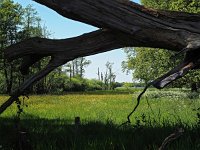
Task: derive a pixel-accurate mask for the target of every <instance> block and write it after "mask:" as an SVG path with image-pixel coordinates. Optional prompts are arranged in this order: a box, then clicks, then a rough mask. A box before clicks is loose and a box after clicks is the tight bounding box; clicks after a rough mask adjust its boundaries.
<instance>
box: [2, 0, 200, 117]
mask: <svg viewBox="0 0 200 150" xmlns="http://www.w3.org/2000/svg"><path fill="white" fill-rule="evenodd" d="M35 1H36V2H38V3H40V4H43V5H45V6H47V7H49V8H51V9H53V10H55V11H56V12H58V13H59V14H61V15H62V16H64V17H67V18H70V19H73V20H77V21H81V22H84V23H87V24H90V25H93V26H96V27H99V28H104V29H103V30H98V31H94V32H91V33H88V34H84V35H82V36H79V37H75V38H70V39H63V40H50V39H42V38H32V39H29V40H26V41H23V42H21V43H18V44H15V45H12V46H10V47H9V48H8V49H6V50H5V57H6V58H7V59H8V60H9V61H12V60H14V59H17V58H21V57H22V58H23V61H22V65H21V72H22V73H23V74H26V73H27V72H28V68H29V67H30V66H31V65H32V64H34V63H35V62H37V61H39V60H40V59H41V58H43V57H45V56H51V57H52V61H51V62H50V63H49V65H47V67H46V68H45V69H43V70H42V71H40V72H38V73H37V74H36V75H34V76H33V77H31V78H30V79H28V80H27V81H25V83H24V84H23V85H22V86H21V87H20V88H19V89H18V90H17V91H16V92H14V94H13V96H12V97H11V98H10V99H9V100H8V101H7V102H6V103H5V104H3V105H2V106H1V107H0V114H1V113H2V112H3V111H4V110H5V109H6V107H8V106H9V105H11V104H12V102H13V101H14V100H15V98H16V97H18V96H20V95H22V94H23V93H24V91H25V90H26V89H27V88H28V87H29V86H31V85H32V84H33V83H34V82H36V81H38V80H39V79H41V78H43V77H44V76H45V75H47V74H48V73H49V72H50V71H52V70H53V69H55V68H56V67H58V66H60V65H62V64H64V63H66V62H68V61H70V60H73V59H74V58H77V57H80V56H87V55H92V54H97V53H102V52H105V51H109V50H113V49H116V48H122V47H129V46H134V47H153V48H163V49H168V50H173V51H177V52H179V51H181V50H183V49H184V50H187V57H186V58H185V60H184V62H183V63H182V64H181V65H180V66H178V67H176V68H175V69H173V70H172V71H170V72H169V73H167V74H166V75H164V76H162V77H161V78H159V79H158V80H156V81H155V82H153V83H154V84H153V85H154V86H155V87H157V88H163V87H164V86H165V85H167V84H169V83H170V82H172V81H173V80H175V79H177V78H179V77H181V76H182V75H184V74H185V73H187V72H188V71H189V70H190V69H194V68H198V66H199V57H200V53H199V52H198V50H199V48H200V15H198V14H189V13H180V12H169V11H158V10H152V9H148V8H145V7H143V6H140V5H138V4H136V3H133V2H129V1H126V0H35ZM192 54H195V57H194V55H192ZM188 65H189V66H188Z"/></svg>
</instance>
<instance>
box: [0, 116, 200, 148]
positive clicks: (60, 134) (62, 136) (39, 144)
mask: <svg viewBox="0 0 200 150" xmlns="http://www.w3.org/2000/svg"><path fill="white" fill-rule="evenodd" d="M71 122H72V120H60V119H54V120H48V119H42V118H36V117H33V116H32V118H31V119H23V120H21V127H22V131H25V132H27V133H28V140H29V144H30V145H31V147H32V149H34V150H54V149H55V150H56V149H57V150H68V149H74V150H95V149H97V150H151V149H158V147H159V146H160V145H161V143H162V141H163V140H164V139H165V138H166V137H167V136H168V135H169V134H171V133H172V132H173V131H174V130H175V127H172V126H167V125H164V126H163V127H151V126H142V125H140V126H134V127H132V126H126V127H123V128H119V127H118V126H116V125H114V124H112V122H107V123H101V122H89V123H85V124H82V125H80V126H79V127H76V126H75V125H73V124H72V123H71ZM16 139H17V136H16V128H15V126H14V119H11V118H10V119H8V118H0V150H7V149H16V147H15V146H16V141H17V140H16ZM169 149H174V150H178V149H180V150H193V149H194V150H195V149H200V127H195V128H193V129H189V128H185V133H184V135H183V136H182V137H181V138H180V139H178V140H176V141H175V142H173V143H172V144H171V145H170V146H169ZM27 150H28V148H27Z"/></svg>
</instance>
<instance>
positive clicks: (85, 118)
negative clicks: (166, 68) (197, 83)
mask: <svg viewBox="0 0 200 150" xmlns="http://www.w3.org/2000/svg"><path fill="white" fill-rule="evenodd" d="M161 93H164V94H163V95H161ZM137 94H138V93H137V92H136V93H133V94H129V93H128V92H126V93H123V92H122V93H120V94H116V93H112V94H111V93H108V94H103V93H93V94H92V93H87V94H83V93H82V94H80V93H79V94H78V93H77V94H68V95H42V96H30V99H25V101H24V109H23V110H24V111H23V113H22V115H21V121H20V127H21V129H22V130H23V131H25V132H27V133H28V134H27V135H26V139H27V141H28V143H29V146H30V145H31V147H32V149H34V150H54V149H55V150H56V149H61V150H62V149H64V150H65V149H72V150H79V149H80V150H90V149H91V150H95V149H99V150H102V149H105V150H107V149H108V150H110V149H111V150H115V149H116V150H118V149H119V150H121V149H122V150H125V149H126V150H129V149H134V150H143V149H147V150H150V149H158V147H159V146H160V145H161V144H162V141H163V140H164V139H165V138H166V137H167V136H168V135H170V134H171V133H172V132H173V131H175V130H176V129H177V128H179V127H182V128H183V129H184V130H185V132H184V134H183V136H181V138H180V139H178V140H176V141H175V142H173V143H172V144H170V145H169V149H174V150H177V149H180V150H190V149H200V126H199V123H200V118H198V115H199V113H200V111H199V110H198V108H199V107H200V99H199V98H198V96H196V97H192V98H193V99H189V98H188V97H189V96H185V95H184V94H185V93H181V92H179V91H177V92H171V93H170V92H152V93H151V92H149V93H147V94H146V96H144V97H143V98H142V100H141V103H140V105H139V107H138V109H137V111H136V112H135V113H134V114H133V116H132V117H131V121H132V123H131V125H126V126H123V127H119V125H120V124H122V123H123V122H125V121H126V117H127V115H128V114H129V112H130V111H131V110H132V109H133V107H134V106H135V104H136V101H135V99H136V96H137ZM7 98H8V97H6V96H0V104H2V103H3V102H4V101H5V100H6V99H7ZM190 98H191V97H190ZM133 99H134V101H133ZM147 100H148V101H149V103H150V106H149V105H148V104H147ZM22 103H23V102H22ZM25 105H28V107H25ZM16 112H17V109H16V104H14V105H13V106H12V107H10V108H9V109H8V110H6V112H4V113H3V114H2V115H1V116H0V150H4V149H5V150H7V149H14V148H15V146H16V145H17V142H16V141H17V140H16V139H17V134H16V127H15V116H16ZM77 116H79V117H80V118H81V125H80V126H79V127H77V126H75V125H74V118H75V117H77ZM27 149H28V148H27Z"/></svg>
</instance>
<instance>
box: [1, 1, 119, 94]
mask: <svg viewBox="0 0 200 150" xmlns="http://www.w3.org/2000/svg"><path fill="white" fill-rule="evenodd" d="M50 36H51V33H50V31H48V29H47V27H46V26H45V25H43V24H42V20H41V18H40V17H39V15H38V13H37V11H36V10H35V9H34V8H33V7H32V6H31V5H28V6H26V7H25V8H23V7H22V6H21V5H20V4H18V3H14V2H13V1H12V0H2V1H0V68H1V69H0V93H7V94H9V93H11V92H12V91H13V90H14V89H15V88H17V87H18V86H20V85H21V84H22V83H23V82H24V81H25V79H27V78H29V77H30V76H31V75H32V74H34V73H36V72H38V71H39V70H41V69H42V68H43V67H44V66H45V65H46V64H47V63H48V62H49V60H50V58H44V59H43V60H42V61H40V62H37V63H35V64H34V65H33V67H32V68H31V69H30V70H29V75H26V76H23V75H22V74H21V73H19V71H18V70H19V67H20V66H19V65H18V64H20V63H19V62H20V61H22V59H18V60H15V61H14V62H7V61H6V59H4V54H3V50H4V49H5V48H6V47H8V46H10V45H12V44H15V43H18V42H20V41H23V40H26V39H29V38H31V37H42V38H48V37H50ZM33 59H34V58H33ZM90 64H91V61H90V60H87V59H86V58H85V57H80V58H77V59H74V60H73V61H71V62H69V63H67V64H65V65H64V66H62V67H59V68H57V69H55V70H54V71H53V72H52V73H50V74H49V75H48V76H46V77H45V78H44V79H42V80H41V81H39V82H38V83H36V84H35V85H34V86H33V87H31V88H30V89H29V92H31V93H37V94H44V93H60V92H64V91H85V90H108V89H114V87H115V85H116V84H115V78H116V75H115V74H114V73H113V71H112V65H113V64H112V63H110V62H107V64H106V68H107V71H106V72H105V73H103V72H101V71H100V70H99V68H98V69H97V72H98V73H97V74H98V75H97V76H98V79H91V80H89V79H85V78H84V73H85V68H86V67H87V66H88V65H90Z"/></svg>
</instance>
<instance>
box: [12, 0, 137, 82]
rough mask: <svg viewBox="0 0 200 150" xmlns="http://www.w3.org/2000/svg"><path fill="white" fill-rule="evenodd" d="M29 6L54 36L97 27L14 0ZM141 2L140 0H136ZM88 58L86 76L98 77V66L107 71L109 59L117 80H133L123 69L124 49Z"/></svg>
mask: <svg viewBox="0 0 200 150" xmlns="http://www.w3.org/2000/svg"><path fill="white" fill-rule="evenodd" d="M13 1H14V2H17V3H19V4H21V5H22V6H24V7H25V6H27V5H29V4H31V5H32V6H33V7H34V8H35V9H36V10H37V12H38V14H39V16H40V17H41V19H42V20H43V23H44V24H45V25H46V26H47V29H48V30H50V32H51V33H52V38H57V39H62V38H69V37H75V36H78V35H81V34H83V33H87V32H91V31H94V30H96V29H97V28H95V27H93V26H90V25H86V24H83V23H80V22H76V21H73V20H69V19H66V18H64V17H62V16H61V15H59V14H57V13H56V12H54V11H53V10H51V9H48V8H47V7H45V6H42V5H40V4H38V3H36V2H34V1H32V0H13ZM134 1H135V2H137V3H139V0H134ZM87 59H89V60H91V61H92V63H91V64H90V65H89V66H88V67H87V68H86V73H85V77H86V78H97V68H98V67H99V68H100V71H101V72H105V71H106V69H105V64H106V62H107V61H109V62H112V63H114V65H113V71H114V72H115V74H116V81H118V82H131V81H132V75H131V74H129V75H126V73H123V72H122V71H121V70H122V69H121V62H122V61H123V60H125V59H126V55H125V53H124V52H123V50H122V49H117V50H113V51H110V52H105V53H101V54H97V55H93V56H88V57H87Z"/></svg>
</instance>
